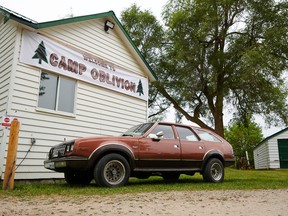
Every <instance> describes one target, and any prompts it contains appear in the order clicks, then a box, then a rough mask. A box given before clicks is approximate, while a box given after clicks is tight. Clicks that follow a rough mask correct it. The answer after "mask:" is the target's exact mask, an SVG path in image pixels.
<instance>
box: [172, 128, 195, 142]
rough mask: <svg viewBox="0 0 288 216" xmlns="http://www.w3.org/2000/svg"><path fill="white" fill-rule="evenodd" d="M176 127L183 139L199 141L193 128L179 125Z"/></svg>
mask: <svg viewBox="0 0 288 216" xmlns="http://www.w3.org/2000/svg"><path fill="white" fill-rule="evenodd" d="M176 129H177V132H178V135H179V138H180V139H181V140H187V141H198V138H197V136H196V135H195V134H194V132H193V131H192V130H191V129H189V128H186V127H179V126H176Z"/></svg>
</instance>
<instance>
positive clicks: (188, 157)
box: [176, 126, 205, 168]
mask: <svg viewBox="0 0 288 216" xmlns="http://www.w3.org/2000/svg"><path fill="white" fill-rule="evenodd" d="M176 131H177V134H178V136H179V139H180V143H181V150H182V166H183V167H186V168H200V167H201V165H202V162H203V158H204V155H205V145H204V143H203V142H202V141H200V140H199V139H198V137H197V136H196V134H195V133H194V132H193V131H192V129H191V128H189V127H184V126H176Z"/></svg>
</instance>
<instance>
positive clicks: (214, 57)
mask: <svg viewBox="0 0 288 216" xmlns="http://www.w3.org/2000/svg"><path fill="white" fill-rule="evenodd" d="M287 9H288V4H287V2H285V1H283V2H281V1H278V2H274V1H271V0H261V1H259V0H217V1H216V0H170V1H169V2H168V4H167V6H166V9H165V11H164V19H165V22H166V25H167V27H168V29H167V35H168V39H169V43H170V44H171V46H167V48H166V53H165V55H166V56H165V57H163V58H162V59H164V60H165V63H164V65H163V66H164V70H163V72H164V73H166V76H165V77H166V79H165V80H161V82H160V83H158V88H159V89H160V90H161V92H162V93H163V95H165V97H166V98H168V99H169V100H170V101H171V102H172V103H173V104H174V107H175V108H176V109H177V110H178V111H179V112H180V113H182V114H183V115H184V116H185V117H186V118H187V119H188V120H191V121H193V122H196V123H197V124H199V125H200V126H202V127H207V128H209V127H210V128H211V127H212V128H215V131H216V132H217V133H218V134H219V135H222V136H223V134H224V126H223V109H224V106H225V105H226V104H232V106H233V108H234V109H233V110H231V111H233V112H234V115H236V116H243V117H244V118H245V116H247V115H251V114H262V115H263V116H264V117H265V119H266V120H267V122H268V123H269V124H271V123H273V122H274V123H280V122H281V123H284V124H288V119H287V114H288V113H287V111H288V110H287V102H286V98H287V86H286V85H284V80H283V76H282V75H283V72H284V71H285V70H287V65H288V64H287V63H288V61H287V60H288V34H287V32H288V25H287V24H288V10H287ZM167 77H169V78H168V79H167ZM209 121H210V124H207V122H209Z"/></svg>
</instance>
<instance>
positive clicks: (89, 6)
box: [0, 0, 283, 137]
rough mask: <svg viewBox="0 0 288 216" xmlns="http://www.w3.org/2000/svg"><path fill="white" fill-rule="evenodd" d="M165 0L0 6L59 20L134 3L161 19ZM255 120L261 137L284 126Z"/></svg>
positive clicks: (54, 0) (62, 0) (8, 1)
mask: <svg viewBox="0 0 288 216" xmlns="http://www.w3.org/2000/svg"><path fill="white" fill-rule="evenodd" d="M167 2H168V0H81V1H76V0H49V1H39V0H0V5H1V6H3V7H5V8H8V9H10V10H12V11H14V12H17V13H19V14H21V15H24V16H26V17H28V18H30V19H32V20H34V21H36V22H46V21H52V20H59V19H62V18H64V17H65V16H67V15H68V14H71V13H72V14H73V15H74V16H82V15H91V14H97V13H102V12H107V11H111V10H112V11H114V13H115V14H116V16H117V18H118V19H120V15H121V12H122V11H123V10H125V9H127V8H129V7H130V6H131V5H132V4H133V3H136V4H137V5H138V6H139V7H140V9H141V10H150V11H151V12H152V13H153V14H154V15H155V16H156V17H157V18H158V20H159V21H161V13H162V9H163V6H164V5H165V4H166V3H167ZM174 119H175V118H174V114H173V111H171V112H169V114H168V116H167V119H166V120H168V121H174ZM230 119H231V116H229V114H228V112H226V113H225V114H224V122H225V125H226V126H227V124H228V122H229V120H230ZM184 122H185V123H188V122H187V121H184ZM256 122H257V123H258V124H259V125H261V127H262V131H263V134H264V137H268V136H270V135H272V134H274V133H276V132H278V131H280V130H281V129H283V127H271V128H267V127H266V126H265V124H264V120H263V119H262V118H260V117H258V118H257V119H256ZM189 124H191V122H189Z"/></svg>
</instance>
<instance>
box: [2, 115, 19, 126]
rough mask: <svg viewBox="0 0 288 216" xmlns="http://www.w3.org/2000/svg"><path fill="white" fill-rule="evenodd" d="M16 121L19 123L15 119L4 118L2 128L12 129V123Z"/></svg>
mask: <svg viewBox="0 0 288 216" xmlns="http://www.w3.org/2000/svg"><path fill="white" fill-rule="evenodd" d="M14 119H16V120H17V121H18V119H17V118H15V117H8V116H2V122H1V126H2V127H11V123H12V121H13V120H14Z"/></svg>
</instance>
